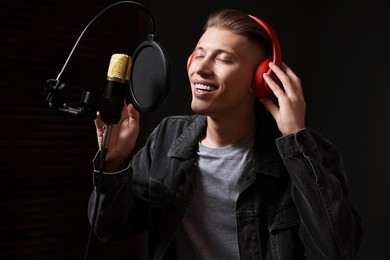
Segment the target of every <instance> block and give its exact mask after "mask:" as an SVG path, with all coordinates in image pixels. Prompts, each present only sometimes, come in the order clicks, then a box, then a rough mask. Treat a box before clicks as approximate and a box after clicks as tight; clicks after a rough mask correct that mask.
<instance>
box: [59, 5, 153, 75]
mask: <svg viewBox="0 0 390 260" xmlns="http://www.w3.org/2000/svg"><path fill="white" fill-rule="evenodd" d="M122 4H131V5H136V6H138V7H140V8H141V9H143V10H144V11H145V12H146V13H147V14H148V15H149V17H150V21H151V26H152V34H155V26H154V18H153V15H152V13H151V12H150V11H149V10H148V9H147V8H146V7H145V6H144V5H142V4H140V3H137V2H134V1H120V2H116V3H113V4H111V5H109V6H107V7H106V8H104V9H103V10H102V11H100V12H99V13H98V14H97V15H96V16H95V17H94V18H93V19H92V20H91V21H90V22H89V23H88V24H87V26H86V27H85V28H84V30H83V31H82V32H81V34H80V36H79V38H78V39H77V41H76V43H75V44H74V46H73V48H72V50H71V51H70V53H69V55H68V58H67V59H66V61H65V64H64V66H63V67H62V69H61V71H60V73H58V76H57V81H58V80H59V79H60V77H61V74H62V73H63V72H64V70H65V67H66V65H67V64H68V62H69V60H70V58H71V57H72V55H73V52H74V50H75V49H76V47H77V45H78V43H79V41H80V40H81V38H82V37H83V35H84V33H85V32H86V31H87V30H88V29H89V27H90V26H91V25H92V23H93V22H95V20H96V19H97V18H99V17H100V16H101V15H102V14H103V13H105V12H106V11H108V10H110V9H111V8H113V7H116V6H118V5H122Z"/></svg>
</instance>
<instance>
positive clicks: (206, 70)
mask: <svg viewBox="0 0 390 260" xmlns="http://www.w3.org/2000/svg"><path fill="white" fill-rule="evenodd" d="M191 67H192V68H191V69H192V70H193V72H195V73H197V74H199V75H210V74H212V73H213V70H212V61H211V58H210V57H202V58H194V59H193V61H192V64H191Z"/></svg>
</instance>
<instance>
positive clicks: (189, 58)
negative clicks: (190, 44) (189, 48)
mask: <svg viewBox="0 0 390 260" xmlns="http://www.w3.org/2000/svg"><path fill="white" fill-rule="evenodd" d="M193 58H194V53H191V55H190V56H189V57H188V60H187V70H188V69H189V68H190V66H191V63H192V59H193Z"/></svg>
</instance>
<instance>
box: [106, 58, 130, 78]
mask: <svg viewBox="0 0 390 260" xmlns="http://www.w3.org/2000/svg"><path fill="white" fill-rule="evenodd" d="M131 64H132V58H131V57H130V56H128V55H127V54H122V53H115V54H113V55H112V56H111V59H110V65H109V67H108V72H107V80H113V81H119V82H126V81H128V80H129V79H130V71H131Z"/></svg>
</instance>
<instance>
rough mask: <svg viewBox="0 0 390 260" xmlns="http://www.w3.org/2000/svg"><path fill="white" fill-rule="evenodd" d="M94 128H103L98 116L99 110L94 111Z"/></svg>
mask: <svg viewBox="0 0 390 260" xmlns="http://www.w3.org/2000/svg"><path fill="white" fill-rule="evenodd" d="M94 122H95V127H96V129H99V130H102V129H103V125H104V123H103V120H102V118H101V116H100V112H96V118H95V120H94Z"/></svg>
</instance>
